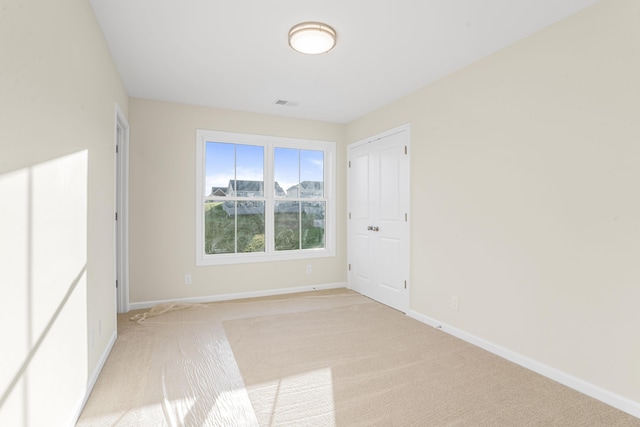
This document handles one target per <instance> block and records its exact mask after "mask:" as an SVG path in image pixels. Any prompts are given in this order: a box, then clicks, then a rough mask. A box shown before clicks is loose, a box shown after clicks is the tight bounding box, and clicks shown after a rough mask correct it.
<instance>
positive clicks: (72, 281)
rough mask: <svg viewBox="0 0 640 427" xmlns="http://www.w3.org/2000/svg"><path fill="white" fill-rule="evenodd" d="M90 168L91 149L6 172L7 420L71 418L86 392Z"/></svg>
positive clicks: (0, 303) (3, 415)
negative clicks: (88, 191)
mask: <svg viewBox="0 0 640 427" xmlns="http://www.w3.org/2000/svg"><path fill="white" fill-rule="evenodd" d="M87 168H88V152H87V151H86V150H84V151H80V152H77V153H74V154H71V155H68V156H63V157H59V158H57V159H54V160H51V161H48V162H45V163H40V164H37V165H33V166H31V167H28V168H24V169H21V170H18V171H14V172H10V173H7V174H4V175H0V200H2V209H1V210H0V235H1V236H2V239H1V240H0V283H2V286H1V287H0V341H1V342H2V346H3V348H4V349H7V350H8V351H3V352H2V361H1V364H2V369H0V425H63V424H67V423H68V422H69V421H70V420H68V419H67V418H68V416H69V414H68V408H69V407H74V406H76V405H77V403H78V402H76V400H77V396H82V395H83V394H84V390H85V388H86V383H87V371H88V367H87V348H88V345H87V339H88V338H87V307H86V305H87V289H86V288H87V273H86V270H87V197H88V194H87ZM41 417H42V418H41Z"/></svg>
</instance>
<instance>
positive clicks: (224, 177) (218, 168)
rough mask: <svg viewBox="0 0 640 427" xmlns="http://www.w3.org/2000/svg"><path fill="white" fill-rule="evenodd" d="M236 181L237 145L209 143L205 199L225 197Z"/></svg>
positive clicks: (206, 158)
mask: <svg viewBox="0 0 640 427" xmlns="http://www.w3.org/2000/svg"><path fill="white" fill-rule="evenodd" d="M234 179H235V144H225V143H222V142H207V145H206V154H205V186H204V194H203V196H204V197H209V196H218V197H224V196H226V194H227V191H228V188H229V186H230V185H231V183H232V181H233V180H234Z"/></svg>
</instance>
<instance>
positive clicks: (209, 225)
mask: <svg viewBox="0 0 640 427" xmlns="http://www.w3.org/2000/svg"><path fill="white" fill-rule="evenodd" d="M228 212H231V213H233V214H234V215H230V214H229V213H228ZM204 225H205V237H204V251H205V253H206V254H229V253H235V251H236V243H235V240H236V221H235V202H206V203H205V204H204Z"/></svg>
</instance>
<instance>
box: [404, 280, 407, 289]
mask: <svg viewBox="0 0 640 427" xmlns="http://www.w3.org/2000/svg"><path fill="white" fill-rule="evenodd" d="M404 288H405V289H407V281H406V280H405V281H404Z"/></svg>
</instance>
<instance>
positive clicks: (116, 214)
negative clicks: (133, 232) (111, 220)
mask: <svg viewBox="0 0 640 427" xmlns="http://www.w3.org/2000/svg"><path fill="white" fill-rule="evenodd" d="M117 220H118V212H116V221H117Z"/></svg>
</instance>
